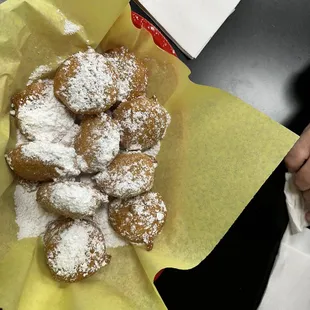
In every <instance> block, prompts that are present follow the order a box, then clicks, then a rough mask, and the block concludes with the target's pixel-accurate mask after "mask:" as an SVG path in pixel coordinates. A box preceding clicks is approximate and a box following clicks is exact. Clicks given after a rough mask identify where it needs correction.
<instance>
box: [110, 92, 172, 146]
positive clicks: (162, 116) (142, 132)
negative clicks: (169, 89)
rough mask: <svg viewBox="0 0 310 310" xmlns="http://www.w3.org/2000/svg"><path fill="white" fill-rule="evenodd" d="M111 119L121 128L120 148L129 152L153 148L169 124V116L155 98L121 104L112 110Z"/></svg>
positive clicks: (143, 98)
mask: <svg viewBox="0 0 310 310" xmlns="http://www.w3.org/2000/svg"><path fill="white" fill-rule="evenodd" d="M113 118H114V119H115V120H117V121H118V122H119V124H120V127H121V147H122V148H123V149H126V150H131V151H134V150H146V149H149V148H151V147H153V146H154V145H155V144H156V143H158V141H159V140H161V139H162V138H163V137H164V135H165V133H166V129H167V127H168V126H169V124H170V115H169V114H168V112H167V111H166V109H165V108H164V107H163V106H162V105H160V104H159V103H158V101H157V99H156V98H151V99H148V98H146V97H139V98H136V99H133V100H131V101H127V102H123V103H121V104H120V105H119V106H118V107H117V108H116V110H114V112H113Z"/></svg>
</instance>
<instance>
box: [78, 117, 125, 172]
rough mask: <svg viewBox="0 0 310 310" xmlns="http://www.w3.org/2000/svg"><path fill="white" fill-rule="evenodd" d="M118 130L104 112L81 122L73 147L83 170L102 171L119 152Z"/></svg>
mask: <svg viewBox="0 0 310 310" xmlns="http://www.w3.org/2000/svg"><path fill="white" fill-rule="evenodd" d="M119 142H120V132H119V128H118V126H117V124H116V123H114V122H113V121H112V119H111V118H110V117H109V116H108V115H107V114H105V113H102V114H101V115H99V116H97V117H96V118H90V119H85V120H83V121H82V123H81V131H80V134H79V135H78V137H77V139H76V142H75V148H76V152H77V154H78V155H79V158H78V161H79V166H80V168H81V170H82V171H83V172H88V173H91V172H98V171H103V170H104V169H105V168H106V166H107V165H108V164H109V163H110V162H111V161H112V160H113V159H114V157H115V156H116V155H117V154H118V152H119Z"/></svg>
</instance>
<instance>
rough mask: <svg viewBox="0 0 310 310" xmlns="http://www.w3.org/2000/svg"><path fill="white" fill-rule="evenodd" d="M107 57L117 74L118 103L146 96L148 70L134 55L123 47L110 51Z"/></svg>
mask: <svg viewBox="0 0 310 310" xmlns="http://www.w3.org/2000/svg"><path fill="white" fill-rule="evenodd" d="M105 56H106V57H107V59H109V60H110V61H111V63H112V65H113V67H114V69H115V72H116V73H117V77H118V80H117V88H118V97H117V100H118V101H121V102H123V101H127V100H130V99H132V98H135V97H139V96H141V95H143V94H145V92H146V87H147V80H148V77H147V68H146V66H145V64H144V63H143V62H142V61H141V60H139V59H138V58H137V57H136V56H135V54H134V53H131V52H129V50H128V49H127V48H126V47H124V46H122V47H119V48H115V49H112V50H110V51H108V52H107V53H106V54H105Z"/></svg>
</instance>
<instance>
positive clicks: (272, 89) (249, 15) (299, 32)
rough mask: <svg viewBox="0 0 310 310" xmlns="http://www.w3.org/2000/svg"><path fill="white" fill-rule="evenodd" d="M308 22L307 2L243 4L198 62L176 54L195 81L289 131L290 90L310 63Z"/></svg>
mask: <svg viewBox="0 0 310 310" xmlns="http://www.w3.org/2000/svg"><path fill="white" fill-rule="evenodd" d="M132 6H133V8H134V10H136V11H138V12H140V13H141V10H140V9H139V8H137V6H136V5H135V4H133V5H132ZM144 16H145V15H144ZM309 17H310V1H307V0H298V1H292V0H281V1H280V0H241V2H240V4H239V5H238V6H237V8H236V11H235V12H234V13H233V14H232V15H231V16H230V17H229V18H228V19H227V20H226V22H225V23H224V24H223V25H222V27H221V28H220V29H219V31H218V32H217V33H216V34H215V36H214V37H213V38H212V39H211V41H210V42H209V43H208V45H207V46H206V47H205V48H204V50H203V51H202V53H201V54H200V55H199V56H198V58H197V59H194V60H189V59H186V57H185V56H184V55H182V53H181V52H180V51H178V49H177V48H176V50H177V52H178V55H179V56H180V59H181V60H182V61H183V62H184V63H185V64H186V65H187V66H188V67H189V68H190V69H191V71H192V74H191V76H190V78H191V79H192V80H193V81H194V82H196V83H199V84H204V85H210V86H215V87H219V88H221V89H223V90H226V91H228V92H230V93H231V94H233V95H235V96H237V97H239V98H241V99H242V100H244V101H245V102H247V103H249V104H251V105H252V106H253V107H255V108H257V109H258V110H260V111H262V112H264V113H265V114H267V115H269V116H270V117H271V118H273V119H274V120H276V121H278V122H280V123H282V124H285V125H287V126H288V125H289V124H290V122H291V121H292V119H293V118H294V117H295V116H296V114H298V112H299V111H300V107H299V103H298V102H296V101H297V100H298V99H296V98H295V94H294V93H293V91H292V86H293V84H294V82H295V79H296V77H297V76H298V75H299V74H300V73H301V72H302V71H303V70H305V69H306V68H307V66H308V64H310V30H309V29H310V18H309ZM206 22H207V21H206Z"/></svg>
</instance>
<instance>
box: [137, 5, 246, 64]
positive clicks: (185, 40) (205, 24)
mask: <svg viewBox="0 0 310 310" xmlns="http://www.w3.org/2000/svg"><path fill="white" fill-rule="evenodd" d="M136 2H137V3H138V4H140V5H141V6H142V7H143V8H144V9H145V10H146V11H147V12H148V14H149V15H150V17H151V18H153V20H154V21H155V22H156V23H157V24H158V25H159V26H160V27H161V29H162V30H163V31H164V32H165V33H166V34H167V35H168V36H169V37H170V38H171V39H172V40H173V41H174V42H175V43H176V45H177V46H178V47H179V48H180V49H181V50H182V51H183V52H184V53H185V54H187V56H189V57H190V58H196V57H197V56H198V55H199V54H200V52H201V51H202V49H203V48H204V47H205V45H206V44H207V43H208V42H209V41H210V39H211V38H212V37H213V35H214V34H215V33H216V32H217V30H218V29H219V28H220V26H221V25H222V24H223V23H224V21H225V20H226V19H227V17H228V16H229V15H230V14H231V13H232V12H234V10H235V8H236V6H237V4H238V3H239V2H240V0H190V1H189V0H136Z"/></svg>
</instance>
